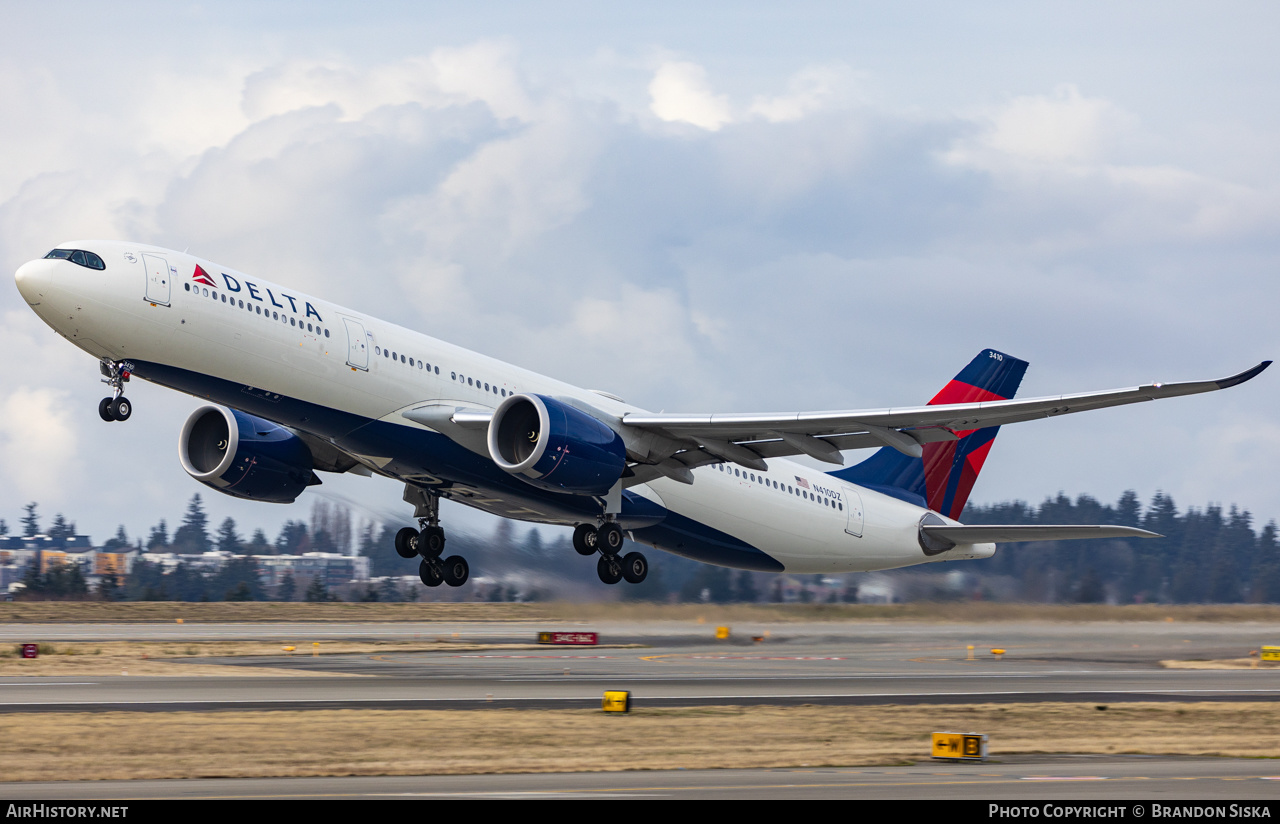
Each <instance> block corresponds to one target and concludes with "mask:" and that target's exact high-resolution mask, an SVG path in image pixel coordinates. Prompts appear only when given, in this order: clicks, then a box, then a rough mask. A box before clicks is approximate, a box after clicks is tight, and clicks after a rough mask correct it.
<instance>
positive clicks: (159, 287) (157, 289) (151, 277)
mask: <svg viewBox="0 0 1280 824" xmlns="http://www.w3.org/2000/svg"><path fill="white" fill-rule="evenodd" d="M142 265H143V267H145V268H146V270H147V293H146V298H147V300H148V301H150V302H151V303H157V304H160V305H161V306H168V305H169V289H170V281H171V280H172V278H171V277H170V276H169V261H167V260H165V259H164V258H162V257H156V256H155V255H148V254H143V256H142Z"/></svg>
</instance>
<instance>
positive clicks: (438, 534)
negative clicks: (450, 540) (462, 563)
mask: <svg viewBox="0 0 1280 824" xmlns="http://www.w3.org/2000/svg"><path fill="white" fill-rule="evenodd" d="M442 552H444V527H439V526H429V527H426V528H424V529H423V530H422V532H420V533H418V554H419V555H421V556H422V557H423V558H439V557H440V553H442Z"/></svg>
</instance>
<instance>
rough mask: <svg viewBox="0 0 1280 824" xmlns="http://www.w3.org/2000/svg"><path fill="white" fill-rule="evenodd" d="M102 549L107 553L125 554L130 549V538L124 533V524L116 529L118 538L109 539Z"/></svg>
mask: <svg viewBox="0 0 1280 824" xmlns="http://www.w3.org/2000/svg"><path fill="white" fill-rule="evenodd" d="M102 548H103V549H104V550H105V551H107V552H125V551H127V550H128V549H129V536H128V535H126V534H125V532H124V524H120V526H119V528H117V529H116V536H115V537H114V538H108V539H107V541H106V542H105V543H104V544H103V545H102Z"/></svg>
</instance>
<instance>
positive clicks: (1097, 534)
mask: <svg viewBox="0 0 1280 824" xmlns="http://www.w3.org/2000/svg"><path fill="white" fill-rule="evenodd" d="M920 529H921V531H922V532H924V533H925V534H926V535H928V536H929V537H930V538H939V539H941V540H944V541H949V542H950V543H953V544H1012V543H1017V542H1018V541H1080V540H1086V539H1088V538H1163V537H1164V536H1163V535H1159V534H1157V533H1155V532H1148V531H1147V530H1145V529H1138V528H1137V527H1133V526H1078V525H1067V526H1021V525H1018V526H1012V525H1011V526H1000V525H985V524H976V525H973V526H922V527H920Z"/></svg>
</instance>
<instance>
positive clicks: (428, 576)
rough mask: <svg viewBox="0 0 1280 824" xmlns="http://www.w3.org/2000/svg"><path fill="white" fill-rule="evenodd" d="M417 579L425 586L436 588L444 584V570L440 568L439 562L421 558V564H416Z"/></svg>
mask: <svg viewBox="0 0 1280 824" xmlns="http://www.w3.org/2000/svg"><path fill="white" fill-rule="evenodd" d="M418 577H419V578H421V579H422V583H424V584H426V585H427V586H429V587H438V586H440V584H442V583H444V570H442V569H441V568H440V562H439V561H432V560H430V559H428V558H423V559H422V563H420V564H418Z"/></svg>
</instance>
